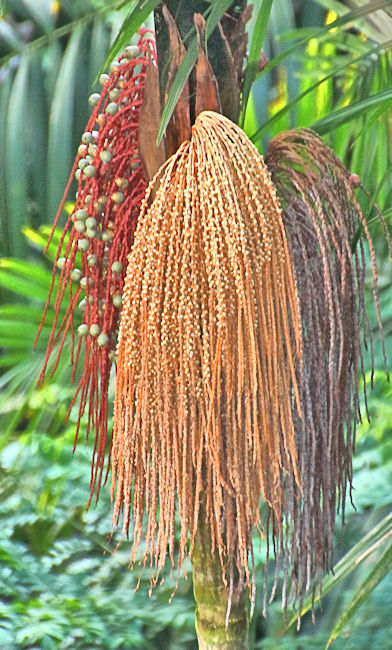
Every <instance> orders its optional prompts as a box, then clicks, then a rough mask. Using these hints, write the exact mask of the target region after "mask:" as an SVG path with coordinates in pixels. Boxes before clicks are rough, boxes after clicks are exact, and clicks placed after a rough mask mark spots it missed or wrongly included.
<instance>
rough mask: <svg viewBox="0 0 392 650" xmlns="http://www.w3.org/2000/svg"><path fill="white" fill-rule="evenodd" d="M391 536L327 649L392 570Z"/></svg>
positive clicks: (347, 608)
mask: <svg viewBox="0 0 392 650" xmlns="http://www.w3.org/2000/svg"><path fill="white" fill-rule="evenodd" d="M391 535H392V531H391V532H390V533H389V543H388V546H387V548H386V550H385V551H384V553H383V554H382V556H381V557H380V558H379V560H378V561H377V562H376V563H375V565H374V567H373V569H372V570H371V571H370V573H369V575H368V576H367V577H366V579H365V580H364V581H363V582H362V584H361V585H360V587H359V589H357V591H356V592H355V594H354V596H353V598H352V599H351V601H350V603H349V604H348V606H347V607H346V609H345V610H344V611H343V613H342V614H341V616H340V618H339V620H338V622H337V623H336V625H335V627H334V629H333V632H332V634H331V636H330V637H329V639H328V643H327V648H329V646H330V645H331V643H333V641H334V640H335V639H336V638H337V637H338V636H339V634H340V633H341V631H342V630H343V628H344V627H345V626H346V625H347V623H348V622H349V620H350V619H351V618H352V616H353V615H354V614H355V612H356V611H357V609H359V607H361V605H362V604H363V603H364V602H365V600H366V599H367V598H368V597H369V595H370V594H371V592H372V591H374V589H375V588H376V587H377V585H378V584H379V582H381V580H382V579H383V578H384V577H385V576H386V575H387V573H389V571H390V570H391V569H392V539H391Z"/></svg>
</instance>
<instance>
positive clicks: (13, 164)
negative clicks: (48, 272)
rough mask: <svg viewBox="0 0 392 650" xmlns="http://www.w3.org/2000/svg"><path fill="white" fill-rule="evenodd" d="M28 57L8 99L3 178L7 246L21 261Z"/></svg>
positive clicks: (24, 212)
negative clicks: (6, 187) (4, 179)
mask: <svg viewBox="0 0 392 650" xmlns="http://www.w3.org/2000/svg"><path fill="white" fill-rule="evenodd" d="M29 62H30V59H29V57H28V56H26V55H24V56H22V57H21V59H20V63H19V68H18V72H17V74H16V77H15V80H14V83H13V85H12V90H11V94H10V98H9V106H8V115H7V131H6V156H5V161H6V165H5V174H6V181H7V186H8V193H7V208H8V209H7V216H8V219H7V224H6V226H7V231H6V232H7V235H6V237H7V242H8V245H9V248H10V250H12V253H13V254H14V255H18V256H20V257H22V256H23V255H24V254H25V250H26V249H25V242H24V240H23V237H22V233H21V230H22V226H23V225H24V224H25V223H26V216H27V199H28V195H27V187H28V177H27V167H26V152H25V135H26V133H25V116H26V110H27V107H28V105H29V103H28V81H29Z"/></svg>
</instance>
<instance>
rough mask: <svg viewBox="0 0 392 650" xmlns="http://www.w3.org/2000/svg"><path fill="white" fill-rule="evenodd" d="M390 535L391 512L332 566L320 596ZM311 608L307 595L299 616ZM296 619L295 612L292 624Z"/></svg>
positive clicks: (342, 578) (391, 528) (310, 597)
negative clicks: (331, 572)
mask: <svg viewBox="0 0 392 650" xmlns="http://www.w3.org/2000/svg"><path fill="white" fill-rule="evenodd" d="M391 535H392V513H390V514H389V515H387V516H386V517H384V519H382V520H381V521H380V522H379V523H378V524H377V525H376V526H374V528H372V529H371V530H370V531H369V532H368V533H367V534H366V535H364V537H362V538H361V539H360V540H359V542H357V544H355V546H353V547H352V549H350V550H349V551H348V553H346V555H344V556H343V557H342V559H341V560H340V561H339V562H338V563H337V564H336V566H335V567H334V568H333V574H329V575H327V576H326V578H324V579H323V590H322V596H326V595H327V593H328V592H329V591H331V589H333V588H334V587H336V586H337V585H338V584H339V583H340V582H341V581H342V580H344V578H346V577H347V576H348V575H350V573H351V572H352V571H354V569H356V568H357V567H358V566H359V565H360V564H361V563H362V562H363V561H364V560H365V559H367V558H369V556H370V555H371V554H372V553H374V551H376V550H378V549H379V547H380V545H381V544H382V543H383V542H384V541H385V540H386V539H388V537H390V536H391ZM314 600H315V602H318V601H319V600H320V596H319V594H316V597H315V599H314ZM311 609H312V596H308V597H307V598H306V600H305V602H304V604H303V607H302V610H301V616H304V615H305V614H306V612H308V611H310V610H311ZM297 620H298V615H297V614H296V615H295V616H293V618H292V619H291V620H290V623H289V625H292V624H293V623H295V622H296V621H297Z"/></svg>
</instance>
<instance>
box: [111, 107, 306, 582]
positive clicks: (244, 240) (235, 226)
mask: <svg viewBox="0 0 392 650" xmlns="http://www.w3.org/2000/svg"><path fill="white" fill-rule="evenodd" d="M151 195H153V196H154V199H153V201H152V203H151ZM150 203H151V205H150ZM300 359H301V328H300V316H299V305H298V300H297V293H296V286H295V280H294V276H293V271H292V266H291V262H290V254H289V251H288V245H287V241H286V235H285V231H284V226H283V221H282V213H281V208H280V205H279V202H278V200H277V197H276V193H275V189H274V186H273V184H272V182H271V178H270V175H269V173H268V171H267V168H266V166H265V164H264V162H263V159H262V157H261V156H260V155H259V153H258V152H257V150H256V148H255V147H254V146H253V145H252V143H251V142H250V141H249V139H248V138H247V137H246V135H245V134H244V133H243V132H242V131H241V129H240V128H239V127H237V126H236V125H234V124H233V123H232V122H230V121H229V120H228V119H227V118H225V117H223V116H221V115H218V114H216V113H213V112H204V113H201V115H199V117H198V118H197V120H196V123H195V125H194V126H193V129H192V138H191V141H190V142H189V141H188V142H185V143H183V145H182V146H181V147H180V148H179V150H178V151H177V153H176V154H174V155H173V156H172V157H171V158H170V159H169V160H168V161H167V162H166V163H165V165H164V167H163V168H162V169H161V170H160V173H159V181H158V175H157V177H156V180H155V181H154V180H153V181H152V183H151V184H150V187H149V190H148V191H147V194H146V198H145V200H144V203H143V206H142V209H141V213H140V217H139V220H138V227H137V231H136V235H135V240H134V244H133V246H132V250H131V253H130V255H129V262H128V270H127V276H126V282H125V287H124V292H123V308H122V318H121V326H120V334H119V347H118V364H117V384H116V397H115V410H114V431H113V448H112V494H113V496H114V498H115V510H114V523H115V524H116V523H117V522H118V520H119V517H120V514H121V512H123V516H124V519H123V531H124V534H127V533H128V531H129V527H130V523H131V522H133V549H132V553H131V560H132V562H134V561H135V559H136V558H137V554H138V547H139V545H140V542H141V540H142V535H143V528H142V526H143V515H144V513H147V528H146V530H145V545H144V551H143V553H142V555H143V558H142V562H143V563H144V564H146V563H148V562H149V563H151V565H152V566H154V567H155V569H156V572H157V574H158V573H159V571H160V570H162V569H163V567H164V565H165V562H166V560H167V559H168V558H169V560H170V563H171V565H172V566H173V565H174V564H175V559H174V551H175V513H176V509H177V503H178V511H179V515H180V522H181V523H180V526H181V532H180V541H179V555H178V566H180V565H181V563H182V561H183V559H184V557H185V556H186V554H187V551H188V549H189V547H188V541H189V539H190V549H191V550H192V543H193V540H194V536H195V532H196V529H197V526H198V519H199V514H200V499H201V495H202V494H203V500H204V504H203V512H205V514H206V517H207V520H208V522H209V526H210V529H211V539H212V551H214V550H217V551H218V552H219V556H220V558H221V562H222V566H223V565H224V564H225V563H226V561H227V558H231V559H233V558H234V561H235V563H236V565H237V568H238V569H239V572H240V575H241V576H245V578H244V579H245V581H246V582H247V583H248V584H249V569H248V552H249V550H250V549H251V545H252V541H251V531H252V528H253V526H254V525H259V524H260V515H259V498H260V495H263V497H264V499H265V500H266V501H267V503H268V505H269V507H270V510H271V513H272V516H273V521H274V527H275V528H276V530H277V531H280V532H282V528H281V526H282V513H283V511H284V507H285V506H284V502H285V498H284V495H283V481H282V476H283V475H284V474H286V473H287V474H289V475H290V476H293V477H294V479H293V480H294V481H296V480H297V471H298V470H297V465H298V460H297V450H296V442H295V433H294V423H293V417H292V402H293V400H295V401H296V403H297V408H298V411H300V406H299V395H298V391H297V384H298V377H297V367H298V365H300V364H301V361H300Z"/></svg>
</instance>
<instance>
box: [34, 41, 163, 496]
mask: <svg viewBox="0 0 392 650" xmlns="http://www.w3.org/2000/svg"><path fill="white" fill-rule="evenodd" d="M139 34H140V39H139V42H138V44H137V45H131V46H129V47H127V48H126V49H125V51H124V53H123V54H122V55H121V56H120V57H119V59H118V61H115V62H114V63H112V66H111V73H110V75H108V74H103V75H101V77H100V83H101V85H102V86H103V89H102V92H101V94H98V93H94V94H92V95H91V96H90V99H89V102H90V104H91V105H92V106H93V107H94V108H93V111H92V114H91V117H90V119H89V122H88V124H87V127H86V130H85V132H84V133H83V135H82V142H81V145H80V146H79V148H78V153H77V156H76V159H75V163H74V166H73V169H72V173H71V176H70V178H69V181H68V185H67V187H66V190H65V193H64V196H63V199H62V202H61V205H60V208H59V210H58V213H57V215H56V219H55V222H54V226H53V229H52V233H51V236H50V238H49V242H48V245H49V243H50V241H51V239H52V237H53V234H54V231H55V228H56V227H57V224H58V221H59V217H60V215H61V212H62V209H63V207H64V203H65V201H66V198H67V194H68V191H69V189H70V186H71V183H72V180H73V177H74V176H75V177H76V179H77V180H78V189H77V193H76V201H75V206H74V209H73V211H72V213H71V215H70V217H69V218H68V220H67V223H66V224H65V227H64V230H63V232H62V235H61V238H60V243H59V246H58V250H57V255H56V259H55V266H54V270H53V278H52V284H51V288H50V294H49V297H48V301H47V303H46V306H45V310H44V314H43V318H42V322H41V327H40V330H39V333H38V336H39V334H40V332H41V329H42V326H43V323H44V320H45V316H46V313H47V310H48V308H49V304H50V298H51V294H52V292H53V287H54V281H55V275H56V270H57V269H60V280H59V288H58V291H57V295H56V297H55V303H54V310H55V317H54V322H53V327H52V331H51V335H50V338H49V343H48V347H47V352H46V357H45V362H44V366H43V369H42V371H41V374H40V377H39V382H41V381H43V379H44V377H45V373H46V371H47V366H48V362H49V359H50V357H51V355H52V353H55V354H56V356H55V362H54V366H53V368H52V371H51V376H52V375H53V373H54V372H55V370H56V368H57V366H58V364H59V361H60V357H61V352H62V349H63V346H64V343H65V341H66V337H67V334H68V332H69V331H70V332H71V336H72V354H71V361H72V365H73V375H72V380H73V381H74V379H75V375H76V370H77V366H78V361H79V358H80V356H81V354H82V348H83V347H84V367H83V374H82V376H81V379H80V381H79V383H78V385H77V388H76V391H75V395H74V398H73V400H72V403H71V406H70V409H69V413H70V411H71V408H72V407H73V405H74V403H75V401H76V398H77V396H79V400H80V403H79V414H78V422H77V430H76V437H75V444H76V440H77V436H78V432H79V428H80V422H81V418H82V416H83V414H84V412H85V411H87V415H88V421H87V430H86V436H88V434H89V431H90V429H91V428H93V429H95V436H96V438H95V446H94V454H93V460H92V477H91V495H90V500H91V496H92V494H93V491H94V489H95V487H96V488H97V498H98V495H99V489H100V484H101V480H102V473H103V467H104V460H105V450H106V444H107V421H108V385H109V376H110V371H111V367H112V363H113V361H115V349H116V342H117V330H118V324H119V317H120V313H121V305H122V292H123V285H124V276H125V270H126V264H127V257H128V253H129V251H130V248H131V246H132V242H133V237H134V231H135V227H136V221H137V218H138V214H139V209H140V205H141V202H142V200H143V197H144V194H145V189H146V181H145V177H144V171H143V167H142V165H141V162H140V159H139V153H138V123H139V112H140V107H141V104H142V101H143V97H144V89H145V77H146V70H147V65H148V61H149V58H152V60H153V61H154V63H156V55H155V41H154V39H153V35H152V33H151V32H149V31H148V30H145V29H141V30H139ZM67 290H68V292H69V299H68V300H69V304H68V307H67V310H66V313H65V316H64V317H63V318H62V320H61V319H60V317H59V316H60V308H61V304H62V301H63V299H64V296H65V293H66V291H67ZM76 310H80V311H81V312H82V324H81V325H80V326H79V327H78V328H77V330H76V331H75V326H74V320H75V311H76ZM38 336H37V338H38ZM69 413H68V416H69Z"/></svg>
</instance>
